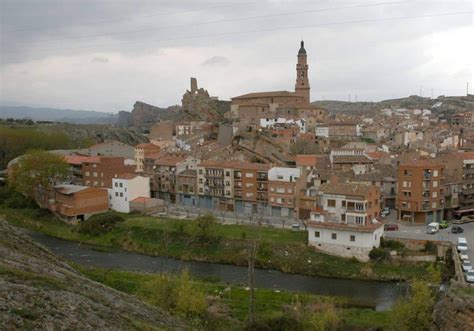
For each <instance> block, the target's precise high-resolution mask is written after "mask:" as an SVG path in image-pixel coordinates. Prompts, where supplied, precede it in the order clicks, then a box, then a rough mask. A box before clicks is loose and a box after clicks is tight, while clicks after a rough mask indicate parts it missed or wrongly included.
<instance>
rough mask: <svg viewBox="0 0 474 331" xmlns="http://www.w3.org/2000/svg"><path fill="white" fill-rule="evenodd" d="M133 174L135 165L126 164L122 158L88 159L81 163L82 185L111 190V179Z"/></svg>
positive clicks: (96, 157) (97, 157)
mask: <svg viewBox="0 0 474 331" xmlns="http://www.w3.org/2000/svg"><path fill="white" fill-rule="evenodd" d="M134 172H135V165H133V164H126V160H125V159H124V158H123V157H112V156H95V157H89V158H87V159H85V160H84V161H83V162H82V184H83V185H85V186H94V187H102V188H112V178H114V177H117V176H120V175H123V174H126V173H134Z"/></svg>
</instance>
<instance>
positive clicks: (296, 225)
mask: <svg viewBox="0 0 474 331" xmlns="http://www.w3.org/2000/svg"><path fill="white" fill-rule="evenodd" d="M291 228H292V229H294V230H298V229H299V228H300V225H299V224H298V223H293V224H291Z"/></svg>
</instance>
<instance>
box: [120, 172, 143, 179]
mask: <svg viewBox="0 0 474 331" xmlns="http://www.w3.org/2000/svg"><path fill="white" fill-rule="evenodd" d="M137 176H138V174H133V173H125V174H121V175H118V176H117V177H115V178H117V179H134V178H135V177H137Z"/></svg>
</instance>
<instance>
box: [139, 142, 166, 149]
mask: <svg viewBox="0 0 474 331" xmlns="http://www.w3.org/2000/svg"><path fill="white" fill-rule="evenodd" d="M135 148H144V149H159V148H160V146H157V145H155V144H152V143H144V144H138V145H136V146H135Z"/></svg>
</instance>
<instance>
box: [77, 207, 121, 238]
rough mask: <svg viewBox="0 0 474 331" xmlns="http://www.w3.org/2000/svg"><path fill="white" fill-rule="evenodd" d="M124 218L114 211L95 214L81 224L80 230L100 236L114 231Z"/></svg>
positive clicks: (80, 231)
mask: <svg viewBox="0 0 474 331" xmlns="http://www.w3.org/2000/svg"><path fill="white" fill-rule="evenodd" d="M123 221H124V219H123V218H122V217H121V216H119V215H117V214H114V213H103V214H98V215H94V216H92V217H91V218H89V219H88V220H86V221H83V222H81V223H80V224H79V228H78V232H79V233H83V234H89V235H92V236H98V235H101V234H105V233H108V232H110V231H112V230H113V229H114V228H115V227H116V226H117V224H118V223H120V222H123Z"/></svg>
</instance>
